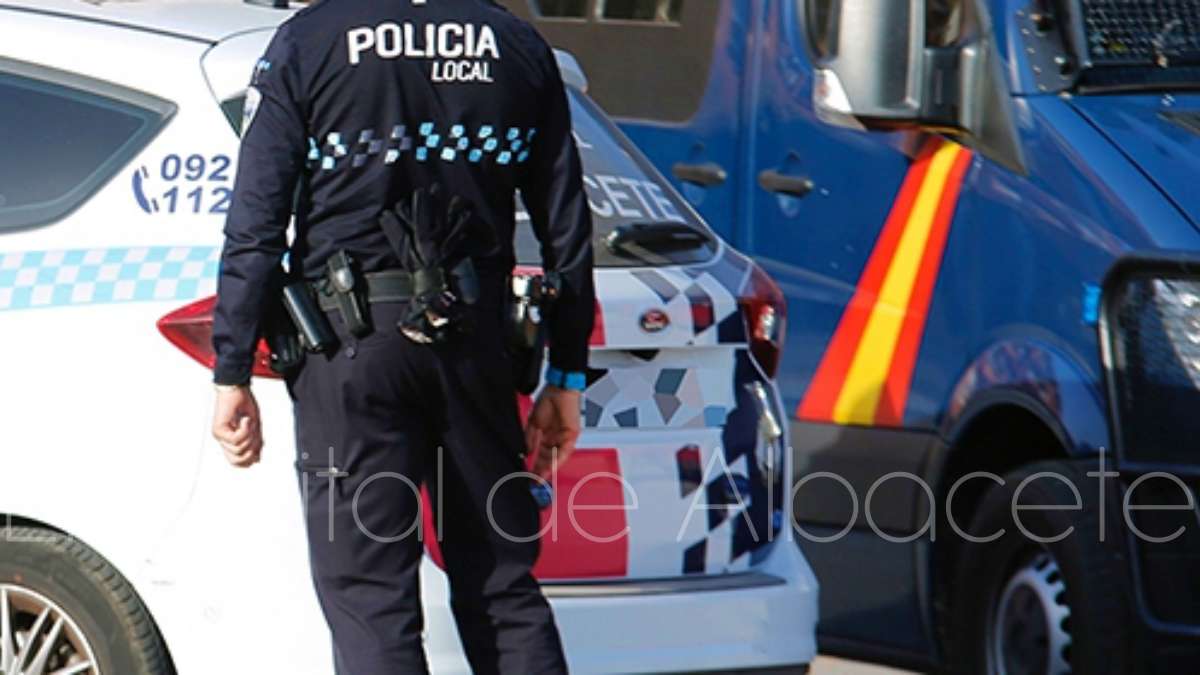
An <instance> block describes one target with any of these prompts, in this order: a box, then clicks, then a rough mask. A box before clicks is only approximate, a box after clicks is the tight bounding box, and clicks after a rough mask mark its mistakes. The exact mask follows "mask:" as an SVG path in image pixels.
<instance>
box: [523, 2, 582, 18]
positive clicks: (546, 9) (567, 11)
mask: <svg viewBox="0 0 1200 675" xmlns="http://www.w3.org/2000/svg"><path fill="white" fill-rule="evenodd" d="M587 6H588V0H533V8H534V11H536V12H537V14H538V16H539V17H543V18H547V19H582V18H584V17H585V16H587Z"/></svg>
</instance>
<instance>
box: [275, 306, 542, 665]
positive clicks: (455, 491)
mask: <svg viewBox="0 0 1200 675" xmlns="http://www.w3.org/2000/svg"><path fill="white" fill-rule="evenodd" d="M488 306H496V309H495V310H490V309H487V310H482V309H481V310H479V311H478V314H479V318H478V326H477V329H476V330H475V331H474V332H473V333H472V334H470V335H468V336H462V337H460V338H459V339H457V340H456V341H454V342H453V343H451V344H447V345H439V346H420V345H416V344H414V343H412V342H410V341H409V340H407V339H406V338H404V337H403V336H401V335H400V334H399V333H398V332H397V331H396V330H395V328H394V325H395V322H396V320H397V319H398V318H399V317H400V313H401V310H402V307H403V306H402V305H400V304H379V305H373V306H372V307H371V313H372V319H373V323H374V325H375V327H376V328H375V331H374V332H373V333H372V334H371V335H368V336H367V337H366V338H363V339H360V340H356V339H353V338H351V337H349V336H348V335H347V334H346V331H345V330H344V329H343V328H342V327H341V326H340V325H339V324H340V322H338V321H336V320H335V321H334V323H335V327H336V328H337V330H338V332H339V334H340V337H341V345H340V347H339V349H338V351H337V352H336V353H335V354H330V355H327V356H326V355H322V356H313V355H309V357H308V359H307V360H306V362H305V364H304V366H303V367H302V369H301V370H300V371H299V372H298V373H297V374H296V375H294V376H293V377H292V378H290V379H289V389H290V391H291V393H292V398H293V400H294V402H295V413H296V436H297V452H298V453H299V455H300V456H299V459H298V461H297V468H298V470H299V476H300V488H301V492H302V495H303V499H304V502H305V508H306V515H305V517H306V521H307V528H308V539H309V553H310V562H311V565H312V575H313V580H314V584H315V586H316V590H317V595H318V598H319V600H320V604H321V607H322V609H323V611H324V613H325V618H326V620H327V621H328V623H329V627H330V629H331V631H332V634H333V642H334V651H335V654H334V661H335V664H336V670H337V673H338V675H398V674H400V673H405V674H407V673H424V672H427V670H428V668H427V664H426V659H425V654H424V650H423V647H422V638H421V632H422V629H423V619H422V614H421V602H420V590H419V579H418V567H419V564H420V561H421V556H422V553H423V548H424V540H425V538H429V537H438V541H439V543H440V547H441V550H442V554H443V558H444V560H445V567H446V572H447V574H448V576H449V580H450V606H451V609H452V611H453V613H454V618H455V621H456V623H457V625H458V630H459V634H460V636H461V638H462V642H463V647H464V649H465V651H466V655H467V659H468V661H469V662H470V664H471V668H472V669H473V670H474V672H476V673H484V674H486V673H505V674H506V675H507V674H510V673H522V674H533V673H564V672H566V665H565V661H564V658H563V654H562V645H561V643H560V641H559V635H558V630H557V628H556V627H555V624H554V618H553V616H552V614H551V611H550V607H549V605H548V604H547V602H546V600H545V598H544V597H543V596H542V594H541V590H540V588H539V587H538V584H537V582H536V581H535V580H534V578H533V577H532V576H531V574H530V569H531V567H532V566H533V564H534V562H535V561H536V559H537V555H538V542H537V540H536V533H537V530H538V525H539V521H538V511H537V506H536V504H535V502H534V500H533V497H532V496H531V494H530V490H529V488H530V479H529V478H528V477H527V476H526V477H521V476H517V474H519V473H520V472H522V471H524V464H523V461H522V457H521V455H522V452H523V450H524V435H523V433H522V430H521V425H520V421H519V417H518V412H517V405H516V398H515V394H514V388H513V385H512V375H511V369H510V367H509V366H508V362H507V357H506V356H505V355H504V353H503V343H502V335H503V333H502V331H501V311H500V309H499V307H498V303H489V305H488ZM331 316H336V315H331ZM422 484H424V485H425V486H426V487H427V488H428V490H429V493H430V498H431V503H432V504H433V505H434V510H435V511H436V514H435V518H434V523H435V527H434V528H433V529H434V531H428V530H425V531H423V528H422V527H421V516H420V512H419V505H420V498H419V495H418V493H417V491H416V490H417V488H418V486H420V485H422Z"/></svg>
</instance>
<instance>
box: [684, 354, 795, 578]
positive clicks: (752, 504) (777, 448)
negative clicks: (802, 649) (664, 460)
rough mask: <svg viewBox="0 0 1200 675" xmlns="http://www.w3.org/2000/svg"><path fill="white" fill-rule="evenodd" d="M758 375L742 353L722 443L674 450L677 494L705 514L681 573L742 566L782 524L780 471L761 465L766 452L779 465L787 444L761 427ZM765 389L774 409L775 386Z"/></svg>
mask: <svg viewBox="0 0 1200 675" xmlns="http://www.w3.org/2000/svg"><path fill="white" fill-rule="evenodd" d="M759 377H760V376H759V375H758V374H757V370H756V369H755V368H754V366H753V364H752V363H750V359H749V357H748V356H747V355H746V354H745V352H742V353H740V354H739V356H738V368H737V377H736V380H737V381H738V382H739V383H741V386H739V388H738V391H737V405H736V407H734V408H733V409H732V410H731V412H730V414H729V416H728V418H727V419H726V420H725V425H724V430H723V432H722V438H721V444H720V445H719V446H718V447H717V448H716V449H714V450H712V451H711V452H708V453H706V452H705V451H704V450H703V448H702V447H701V446H697V445H692V446H686V447H684V448H682V449H680V450H679V451H678V452H677V453H676V454H675V464H676V471H677V474H678V476H679V494H680V499H683V500H686V501H688V502H689V509H691V510H693V511H696V510H703V512H704V513H705V514H707V528H706V530H705V531H704V534H703V535H702V536H700V537H699V538H697V539H692V540H690V541H691V543H688V541H687V540H685V542H684V545H685V548H684V549H683V560H682V572H683V573H684V574H713V573H719V572H722V571H737V570H743V569H746V568H748V567H749V566H750V565H751V564H752V563H754V562H755V560H754V558H755V554H756V553H757V552H759V551H763V550H765V549H764V548H763V545H764V544H765V543H767V542H770V541H774V539H775V537H777V536H778V534H779V532H780V531H781V528H782V526H783V512H782V508H783V504H784V497H785V495H784V493H783V490H784V484H783V475H782V472H781V471H777V472H776V473H775V474H774V475H771V474H769V473H766V472H764V471H763V466H764V459H765V458H766V455H767V454H768V453H773V454H774V455H775V461H776V462H778V463H779V464H778V466H782V458H783V453H784V450H785V449H784V447H783V441H782V439H776V440H770V439H768V438H766V437H765V436H764V435H763V434H762V433H761V432H760V429H759V426H758V411H757V408H756V406H755V405H754V403H753V396H752V395H751V393H750V389H749V387H750V386H751V385H752V384H753V382H754V381H756V380H758V379H759ZM764 384H766V383H765V382H764ZM768 391H769V392H770V393H769V394H768V396H769V398H770V399H771V406H772V407H773V408H775V409H776V410H778V409H779V407H778V405H779V404H778V401H777V400H775V393H774V389H773V388H769V389H768ZM717 453H720V454H719V455H718V454H717ZM692 531H693V532H695V530H694V529H693V530H692Z"/></svg>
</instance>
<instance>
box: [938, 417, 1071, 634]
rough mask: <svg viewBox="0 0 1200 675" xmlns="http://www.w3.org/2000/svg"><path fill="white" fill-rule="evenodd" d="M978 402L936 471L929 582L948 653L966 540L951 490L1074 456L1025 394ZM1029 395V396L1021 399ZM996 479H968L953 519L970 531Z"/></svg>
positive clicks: (963, 420) (951, 439) (952, 436)
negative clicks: (979, 475) (950, 513)
mask: <svg viewBox="0 0 1200 675" xmlns="http://www.w3.org/2000/svg"><path fill="white" fill-rule="evenodd" d="M991 398H992V400H990V401H986V402H984V401H977V402H976V403H977V405H973V406H971V409H970V410H968V411H967V414H964V415H963V416H962V418H961V420H960V423H959V424H958V425H957V426H956V428H955V429H954V430H953V432H952V433H950V434H948V435H947V437H948V439H949V440H948V441H947V445H948V446H949V448H948V450H947V452H946V454H945V459H944V461H943V462H942V466H941V470H940V471H939V472H938V474H937V486H938V487H937V493H936V494H937V496H938V500H937V502H936V503H937V504H938V506H939V508H938V513H937V533H938V537H937V541H936V542H935V544H934V546H933V550H932V556H931V558H930V561H929V566H930V570H929V574H930V580H931V583H930V585H929V588H930V591H931V593H932V598H931V600H932V603H933V606H932V609H933V616H934V619H935V628H936V631H937V636H938V641H939V643H940V645H941V646H942V647H943V649H942V652H943V654H944V652H945V649H944V647H945V645H946V644H947V639H948V636H947V634H946V626H947V625H948V621H949V616H948V613H947V612H948V609H949V606H950V603H949V600H950V593H951V589H952V585H953V584H952V580H953V579H952V577H953V570H954V569H955V568H956V566H957V562H958V548H959V545H960V544H961V543H962V542H961V541H960V540H959V538H958V537H957V536H955V535H954V531H953V530H952V529H951V527H950V522H949V520H948V518H947V510H946V503H947V498H948V497H949V493H950V490H951V488H952V487H953V486H954V485H955V483H956V482H957V481H958V480H959V479H961V478H962V477H964V476H966V475H968V474H971V473H974V472H977V471H986V472H989V473H993V474H995V475H998V476H1003V475H1005V474H1009V473H1011V472H1013V471H1016V470H1018V469H1020V468H1021V467H1023V466H1027V465H1030V464H1034V463H1037V462H1042V461H1048V460H1065V459H1070V452H1069V450H1068V448H1069V447H1070V445H1069V442H1068V441H1067V436H1066V434H1065V432H1064V431H1063V430H1062V428H1061V427H1060V426H1059V425H1058V424H1057V421H1056V420H1055V419H1054V417H1053V416H1051V415H1050V414H1049V411H1046V410H1042V409H1041V405H1040V403H1039V402H1037V401H1035V400H1033V399H1032V398H1030V397H1027V396H1024V395H1023V394H1018V393H1011V394H1005V395H1003V396H996V397H991ZM1022 399H1028V400H1022ZM992 485H993V483H992V482H990V481H987V480H975V481H971V482H970V483H964V484H963V485H962V487H961V488H959V489H958V490H957V491H956V492H955V494H954V520H955V523H956V524H957V525H958V526H959V528H960V529H963V530H965V529H966V528H967V525H968V524H969V523H970V522H971V520H972V519H973V518H974V515H975V512H976V510H977V509H978V507H979V506H980V503H981V502H982V500H983V497H984V495H985V493H986V492H987V489H988V488H989V487H990V486H992Z"/></svg>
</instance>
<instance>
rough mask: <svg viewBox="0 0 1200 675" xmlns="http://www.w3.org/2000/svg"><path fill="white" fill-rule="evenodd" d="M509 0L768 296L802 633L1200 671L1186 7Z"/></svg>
mask: <svg viewBox="0 0 1200 675" xmlns="http://www.w3.org/2000/svg"><path fill="white" fill-rule="evenodd" d="M505 4H507V5H508V6H509V7H510V8H511V9H512V10H513V11H515V12H517V13H519V14H522V15H523V16H526V17H528V18H530V19H531V20H532V21H534V23H535V24H536V25H537V26H538V28H539V29H540V30H541V31H542V32H543V33H544V34H545V35H547V36H548V38H549V39H550V40H551V41H552V42H553V43H555V44H556V45H558V46H563V47H566V48H569V49H571V50H572V51H573V52H574V53H575V54H576V55H577V56H578V57H579V59H580V61H581V62H582V63H583V65H584V67H585V68H586V70H587V71H588V73H589V75H590V78H591V91H592V94H593V96H594V97H595V98H596V99H597V100H598V101H599V102H600V103H601V104H602V105H603V106H604V107H605V108H606V109H607V111H608V112H609V113H610V114H612V115H613V116H614V117H616V118H617V119H618V120H619V122H620V123H621V125H622V127H623V128H624V130H625V131H626V132H627V134H628V135H629V136H630V137H631V138H632V139H633V140H634V141H635V142H636V143H637V144H638V145H640V146H641V148H642V149H644V150H645V151H646V153H647V154H648V155H649V156H650V157H651V158H652V160H653V161H654V162H655V163H656V164H657V165H658V166H659V168H660V169H661V170H662V171H663V172H664V173H668V174H670V175H673V176H674V178H675V180H676V182H677V184H678V185H679V186H680V187H681V189H682V191H683V193H684V194H685V196H686V197H687V198H688V200H689V201H690V202H691V203H692V204H693V205H694V206H695V207H696V209H697V210H698V211H700V212H701V213H702V215H703V216H704V217H705V218H706V220H707V221H708V222H709V223H711V224H712V225H713V226H714V227H715V228H716V229H718V230H719V231H720V232H721V234H722V235H723V236H725V237H726V239H727V240H729V241H731V242H732V243H734V244H735V245H736V246H737V247H738V248H739V249H740V250H742V251H746V252H748V253H750V254H751V255H753V256H754V257H755V258H756V260H757V261H758V262H759V263H760V264H761V265H762V266H763V267H764V268H765V269H767V270H768V271H769V273H770V274H771V275H772V276H773V277H774V278H775V279H776V280H777V281H778V282H779V283H780V286H781V287H782V289H783V291H784V293H785V295H786V297H787V301H788V305H789V306H788V313H789V316H788V324H787V346H786V351H785V355H784V359H783V366H782V370H781V372H780V387H781V389H782V391H783V395H784V397H785V399H786V401H787V405H788V406H789V409H790V410H793V411H794V415H793V417H792V419H791V425H792V431H793V433H792V439H793V444H794V453H795V457H796V459H797V462H796V467H797V468H796V471H797V476H796V479H797V481H796V491H795V495H796V497H795V501H794V514H793V515H794V517H795V522H794V523H793V524H794V526H795V532H796V533H797V535H798V536H797V542H798V544H799V545H800V546H801V547H802V548H803V549H804V552H805V554H806V555H807V557H808V559H809V560H810V562H811V563H812V565H813V567H814V569H815V570H816V572H817V575H818V577H819V579H820V582H821V591H822V598H821V624H820V631H819V632H820V635H819V638H820V644H821V648H822V649H823V650H824V651H826V652H831V653H838V654H843V655H849V656H853V657H857V658H863V659H868V660H873V661H878V662H884V663H891V664H897V665H901V666H907V667H910V668H915V669H921V670H944V671H947V672H952V673H989V674H992V673H994V674H1002V673H1069V672H1075V673H1127V672H1147V673H1186V672H1200V520H1198V513H1200V511H1197V498H1196V491H1197V488H1198V487H1200V447H1197V446H1198V445H1200V229H1198V228H1200V92H1198V90H1200V1H1198V0H506V3H505ZM605 196H606V198H607V199H608V201H609V202H611V203H617V204H620V203H622V202H632V200H633V197H632V196H630V195H621V194H607V195H605Z"/></svg>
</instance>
